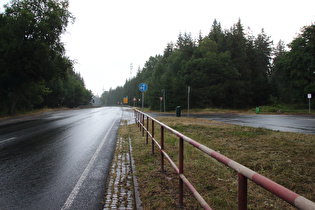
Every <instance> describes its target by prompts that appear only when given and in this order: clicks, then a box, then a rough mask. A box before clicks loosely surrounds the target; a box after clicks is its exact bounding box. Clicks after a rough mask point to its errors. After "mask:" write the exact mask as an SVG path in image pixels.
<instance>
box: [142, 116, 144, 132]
mask: <svg viewBox="0 0 315 210" xmlns="http://www.w3.org/2000/svg"><path fill="white" fill-rule="evenodd" d="M142 126H143V128H142V136H144V114H143V113H142Z"/></svg>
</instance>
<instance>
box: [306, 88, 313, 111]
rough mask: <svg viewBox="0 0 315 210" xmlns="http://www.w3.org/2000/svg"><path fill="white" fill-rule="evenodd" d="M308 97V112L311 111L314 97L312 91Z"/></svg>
mask: <svg viewBox="0 0 315 210" xmlns="http://www.w3.org/2000/svg"><path fill="white" fill-rule="evenodd" d="M307 98H308V113H311V98H312V94H311V93H309V94H307Z"/></svg>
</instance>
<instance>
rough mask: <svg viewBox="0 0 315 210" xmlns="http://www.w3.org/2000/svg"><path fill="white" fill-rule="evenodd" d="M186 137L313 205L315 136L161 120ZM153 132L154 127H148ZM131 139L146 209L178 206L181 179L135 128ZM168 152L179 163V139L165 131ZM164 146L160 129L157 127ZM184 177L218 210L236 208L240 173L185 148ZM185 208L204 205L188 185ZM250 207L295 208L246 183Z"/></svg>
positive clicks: (201, 122) (181, 119) (226, 125)
mask: <svg viewBox="0 0 315 210" xmlns="http://www.w3.org/2000/svg"><path fill="white" fill-rule="evenodd" d="M158 120H160V121H161V122H163V123H165V124H167V125H169V126H170V127H172V128H174V129H176V130H178V131H180V132H181V133H183V134H185V135H186V136H188V137H190V138H192V139H194V140H196V141H198V142H200V143H202V144H204V145H206V146H207V147H209V148H211V149H213V150H215V151H218V152H220V153H221V154H223V155H225V156H227V157H229V158H231V159H233V160H235V161H236V162H238V163H240V164H242V165H244V166H246V167H248V168H250V169H252V170H254V171H256V172H258V173H260V174H261V175H263V176H265V177H267V178H269V179H271V180H273V181H275V182H277V183H279V184H281V185H283V186H284V187H286V188H288V189H290V190H292V191H294V192H296V193H298V194H300V195H302V196H304V197H306V198H308V199H310V200H312V201H315V185H314V183H315V176H314V174H315V136H314V135H307V134H298V133H286V132H277V131H271V130H267V129H263V128H251V127H245V126H237V125H228V124H225V123H219V122H215V121H209V120H203V119H194V118H175V117H174V118H171V117H169V118H159V119H158ZM149 128H150V126H149ZM128 129H129V135H130V136H131V139H132V146H133V157H134V159H135V164H136V176H137V179H138V182H139V184H140V193H141V199H142V202H143V206H144V208H145V209H151V208H154V209H164V208H167V209H173V208H178V179H179V178H178V176H177V174H176V173H175V171H174V169H173V168H172V167H171V166H170V164H169V163H168V162H167V160H166V159H165V163H164V164H165V172H161V168H160V167H161V166H160V164H161V163H160V156H161V153H160V152H159V151H158V148H157V147H155V153H154V155H153V156H152V155H151V139H149V143H148V144H146V140H145V136H144V137H142V135H141V134H142V132H139V128H138V127H137V125H128ZM165 133H166V137H165V145H164V146H165V150H166V152H167V153H168V155H169V156H170V157H171V158H172V159H173V161H174V162H175V163H176V164H177V165H178V137H175V136H173V135H171V134H170V133H169V132H168V131H167V132H165ZM155 138H156V139H157V140H158V142H160V140H159V139H160V128H159V126H157V125H156V126H155ZM184 147H185V148H184V174H185V176H186V177H187V178H188V180H189V181H190V182H191V183H192V184H193V186H194V187H195V188H196V189H197V191H198V192H199V193H200V194H201V196H202V197H203V198H204V199H205V200H206V202H207V203H208V204H209V205H210V206H211V207H212V208H215V209H237V196H238V195H237V194H238V193H237V186H238V183H237V173H236V172H235V171H234V170H232V169H230V168H228V167H227V166H225V165H223V164H221V163H219V162H218V161H216V160H214V159H213V158H211V157H209V156H208V155H206V154H204V153H202V152H201V151H199V150H198V149H196V148H194V147H192V146H191V145H189V144H187V143H185V144H184ZM184 209H201V206H200V205H199V203H198V202H197V201H196V199H195V198H194V197H193V195H192V194H191V193H190V191H189V190H188V188H187V187H186V186H184ZM248 209H294V208H293V207H291V206H290V205H289V204H287V203H286V202H285V201H282V200H281V199H280V198H278V197H276V196H274V195H272V194H271V193H269V192H268V191H266V190H265V189H263V188H261V187H260V186H257V185H256V184H255V183H253V182H252V181H250V180H249V181H248Z"/></svg>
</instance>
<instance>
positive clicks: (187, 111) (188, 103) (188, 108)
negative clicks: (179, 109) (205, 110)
mask: <svg viewBox="0 0 315 210" xmlns="http://www.w3.org/2000/svg"><path fill="white" fill-rule="evenodd" d="M189 94H190V86H188V106H187V113H188V117H189Z"/></svg>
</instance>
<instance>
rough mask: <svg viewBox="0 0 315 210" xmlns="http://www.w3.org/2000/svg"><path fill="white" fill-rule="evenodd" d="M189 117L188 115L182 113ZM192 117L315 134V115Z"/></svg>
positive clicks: (156, 114)
mask: <svg viewBox="0 0 315 210" xmlns="http://www.w3.org/2000/svg"><path fill="white" fill-rule="evenodd" d="M149 115H151V116H152V117H159V116H175V114H163V113H149ZM182 117H187V115H182ZM190 117H195V118H202V119H208V120H214V121H219V122H224V123H230V124H236V125H242V126H251V127H257V128H258V127H261V128H267V129H271V130H279V131H284V132H297V133H305V134H315V115H264V114H255V115H247V114H245V115H242V114H231V113H227V114H225V113H224V114H223V113H212V114H190Z"/></svg>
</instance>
